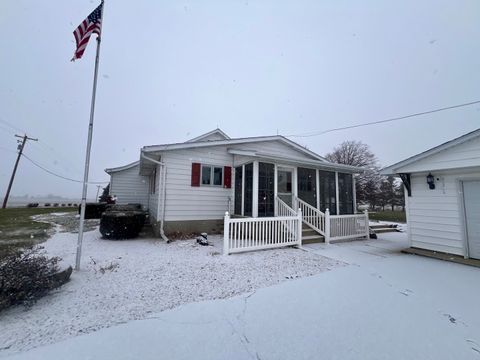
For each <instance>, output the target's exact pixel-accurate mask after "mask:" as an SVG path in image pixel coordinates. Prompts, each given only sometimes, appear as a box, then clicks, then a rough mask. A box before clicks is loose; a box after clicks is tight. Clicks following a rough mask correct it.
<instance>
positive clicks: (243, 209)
mask: <svg viewBox="0 0 480 360" xmlns="http://www.w3.org/2000/svg"><path fill="white" fill-rule="evenodd" d="M244 214H245V164H243V165H242V216H244Z"/></svg>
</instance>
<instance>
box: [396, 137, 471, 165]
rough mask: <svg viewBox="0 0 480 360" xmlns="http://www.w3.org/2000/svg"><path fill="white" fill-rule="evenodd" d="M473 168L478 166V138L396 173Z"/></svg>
mask: <svg viewBox="0 0 480 360" xmlns="http://www.w3.org/2000/svg"><path fill="white" fill-rule="evenodd" d="M475 166H480V137H477V138H475V139H472V140H470V141H467V142H465V143H463V144H460V145H457V146H454V147H451V148H449V149H445V150H443V151H440V152H439V153H437V154H434V155H431V156H428V157H426V158H424V159H421V160H419V161H416V162H414V163H412V164H410V165H406V166H403V167H401V168H398V169H396V172H397V173H412V172H419V171H425V170H426V169H428V170H431V171H433V170H443V169H460V168H468V167H475Z"/></svg>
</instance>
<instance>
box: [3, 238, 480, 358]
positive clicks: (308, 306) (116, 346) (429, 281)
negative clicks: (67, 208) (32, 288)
mask: <svg viewBox="0 0 480 360" xmlns="http://www.w3.org/2000/svg"><path fill="white" fill-rule="evenodd" d="M405 246H406V236H405V234H401V233H393V234H382V235H381V236H380V238H379V239H378V240H370V241H362V242H360V241H359V242H350V243H343V244H335V245H328V246H327V245H323V244H312V245H306V246H305V250H306V251H310V252H314V253H317V254H320V255H323V256H327V257H331V258H333V259H336V260H341V261H344V262H347V263H348V264H349V265H347V266H344V267H337V268H334V269H333V270H331V271H327V272H323V273H320V274H317V275H314V276H311V277H307V278H302V279H298V280H295V281H290V282H284V283H281V284H279V285H275V286H270V287H267V288H263V289H260V290H258V291H256V292H254V293H250V294H248V295H242V296H237V297H234V298H229V299H225V300H213V301H204V302H197V303H192V304H187V305H184V306H181V307H178V308H176V309H173V310H169V311H164V312H161V313H156V314H153V315H152V316H151V318H150V319H146V320H139V321H131V322H128V323H125V324H121V325H118V326H114V327H111V328H108V329H103V330H100V331H97V332H94V333H91V334H87V335H83V336H78V337H75V338H72V339H69V340H66V341H64V342H60V343H56V344H53V345H48V346H44V347H40V348H36V349H33V350H31V351H29V352H25V353H22V354H19V355H16V356H12V357H11V358H12V359H43V358H45V359H53V358H68V359H97V358H98V359H136V358H141V359H163V358H165V359H167V358H168V359H263V360H265V359H436V360H438V359H453V358H455V359H477V358H478V359H480V311H479V299H480V286H478V284H479V280H480V269H478V268H474V267H469V266H465V265H460V264H454V263H448V262H443V261H439V260H434V259H429V258H423V257H419V256H414V255H405V254H402V253H400V251H399V250H400V249H401V248H402V247H405ZM292 251H300V250H292ZM231 256H235V255H231Z"/></svg>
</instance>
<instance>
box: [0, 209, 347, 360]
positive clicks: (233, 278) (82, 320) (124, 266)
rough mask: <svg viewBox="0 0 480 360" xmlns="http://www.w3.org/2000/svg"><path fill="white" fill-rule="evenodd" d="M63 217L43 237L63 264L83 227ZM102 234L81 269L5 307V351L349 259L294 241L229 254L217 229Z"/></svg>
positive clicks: (91, 240) (1, 343)
mask: <svg viewBox="0 0 480 360" xmlns="http://www.w3.org/2000/svg"><path fill="white" fill-rule="evenodd" d="M41 220H43V221H45V219H43V218H42V219H41ZM47 220H48V219H47ZM57 220H58V219H57ZM57 222H58V221H57ZM62 224H63V223H62ZM63 225H65V224H63ZM63 225H62V226H60V225H59V226H57V233H56V234H55V235H54V236H53V237H52V238H51V239H49V240H48V241H47V242H46V243H44V244H42V245H43V246H44V247H45V249H46V251H47V252H48V254H50V255H54V256H60V257H62V258H63V259H64V260H63V265H64V266H67V265H73V264H74V259H75V249H76V241H77V235H76V234H72V233H68V232H62V231H64V230H65V227H64V226H63ZM67 225H68V224H67ZM67 228H68V226H67ZM100 237H101V235H100V233H99V232H98V230H95V231H91V232H87V233H85V238H84V242H83V257H82V270H81V271H80V272H79V273H77V272H74V273H73V275H72V279H71V281H70V282H69V283H67V284H65V285H64V286H62V287H61V288H60V289H58V290H57V291H55V292H54V293H53V294H51V295H48V296H46V297H45V298H43V299H41V300H39V301H38V302H37V303H36V304H35V305H34V306H33V307H32V308H30V309H25V308H23V307H16V308H13V309H10V310H8V311H5V312H3V313H1V314H0V327H1V331H0V357H1V356H6V355H8V354H12V353H15V352H18V351H25V350H28V349H31V348H34V347H37V346H40V345H44V344H50V343H55V342H58V341H61V340H64V339H67V338H71V337H74V336H77V335H80V334H85V333H89V332H92V331H96V330H98V329H101V328H105V327H109V326H113V325H116V324H120V323H125V322H127V321H130V320H134V319H144V318H147V317H149V316H154V315H153V314H155V313H158V312H161V311H163V310H166V309H170V308H173V307H176V306H179V305H181V304H186V303H191V302H196V301H201V300H208V299H222V298H227V297H231V296H234V295H238V294H242V293H246V292H251V291H255V290H257V289H259V288H262V287H266V286H269V285H273V284H277V283H279V282H282V281H287V280H291V279H297V278H301V277H305V276H311V275H314V274H318V273H320V272H323V271H326V270H329V269H332V268H334V267H337V266H342V265H344V264H343V263H341V262H339V261H336V260H331V259H329V258H325V257H323V256H320V255H317V254H314V253H311V252H306V251H303V250H298V249H293V248H288V249H278V250H271V251H259V252H253V253H245V254H237V255H230V256H223V255H221V251H222V244H221V241H222V238H220V237H219V236H216V237H215V236H214V237H209V240H211V241H212V242H213V244H214V246H200V245H197V244H196V242H195V241H194V240H181V241H175V242H173V243H170V244H166V243H164V242H163V241H161V240H158V239H135V240H124V241H110V240H103V239H101V238H100ZM155 316H156V315H155Z"/></svg>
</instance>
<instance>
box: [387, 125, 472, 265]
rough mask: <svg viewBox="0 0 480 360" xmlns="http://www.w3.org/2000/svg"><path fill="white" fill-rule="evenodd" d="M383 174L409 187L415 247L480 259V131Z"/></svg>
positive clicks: (409, 214) (411, 235)
mask: <svg viewBox="0 0 480 360" xmlns="http://www.w3.org/2000/svg"><path fill="white" fill-rule="evenodd" d="M382 173H383V174H385V175H390V174H398V175H400V177H401V178H402V180H403V183H404V185H405V190H406V191H405V194H406V196H405V198H406V211H407V224H408V238H409V241H410V246H411V247H413V248H421V249H427V250H432V251H437V252H444V253H449V254H456V255H461V256H464V257H465V258H473V259H480V129H478V130H475V131H473V132H471V133H468V134H465V135H463V136H461V137H459V138H457V139H454V140H451V141H449V142H446V143H444V144H442V145H439V146H437V147H434V148H433V149H430V150H427V151H425V152H422V153H420V154H418V155H415V156H412V157H410V158H408V159H406V160H403V161H400V162H399V163H396V164H394V165H391V166H389V167H387V168H385V169H383V170H382Z"/></svg>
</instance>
